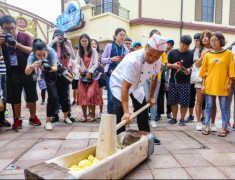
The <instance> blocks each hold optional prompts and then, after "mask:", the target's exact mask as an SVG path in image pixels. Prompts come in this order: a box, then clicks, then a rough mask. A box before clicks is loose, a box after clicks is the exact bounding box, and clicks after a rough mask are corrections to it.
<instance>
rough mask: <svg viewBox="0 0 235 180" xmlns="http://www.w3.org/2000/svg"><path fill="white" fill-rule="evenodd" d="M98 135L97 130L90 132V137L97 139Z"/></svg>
mask: <svg viewBox="0 0 235 180" xmlns="http://www.w3.org/2000/svg"><path fill="white" fill-rule="evenodd" d="M98 137H99V132H91V134H90V137H89V138H90V139H98Z"/></svg>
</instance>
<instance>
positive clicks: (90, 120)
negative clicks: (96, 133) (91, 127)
mask: <svg viewBox="0 0 235 180" xmlns="http://www.w3.org/2000/svg"><path fill="white" fill-rule="evenodd" d="M95 120H96V118H92V117H88V118H87V122H92V121H95Z"/></svg>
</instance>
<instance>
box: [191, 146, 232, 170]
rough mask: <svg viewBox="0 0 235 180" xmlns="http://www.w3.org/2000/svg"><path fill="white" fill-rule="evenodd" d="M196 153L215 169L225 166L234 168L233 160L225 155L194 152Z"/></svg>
mask: <svg viewBox="0 0 235 180" xmlns="http://www.w3.org/2000/svg"><path fill="white" fill-rule="evenodd" d="M195 151H197V152H198V153H199V154H200V155H201V156H202V157H203V158H205V159H206V160H207V161H209V162H210V163H211V164H213V165H214V166H216V167H227V166H235V159H232V158H231V157H230V156H228V155H227V154H225V153H215V152H213V151H207V150H195Z"/></svg>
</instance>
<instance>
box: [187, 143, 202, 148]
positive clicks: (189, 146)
mask: <svg viewBox="0 0 235 180" xmlns="http://www.w3.org/2000/svg"><path fill="white" fill-rule="evenodd" d="M186 145H187V146H188V148H191V149H201V148H202V146H203V145H201V144H199V143H198V142H197V143H193V144H191V143H186Z"/></svg>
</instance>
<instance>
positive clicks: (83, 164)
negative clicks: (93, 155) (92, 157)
mask: <svg viewBox="0 0 235 180" xmlns="http://www.w3.org/2000/svg"><path fill="white" fill-rule="evenodd" d="M90 165H91V162H90V161H88V160H87V159H85V160H82V161H80V162H79V163H78V166H79V167H80V168H84V167H85V166H90Z"/></svg>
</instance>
